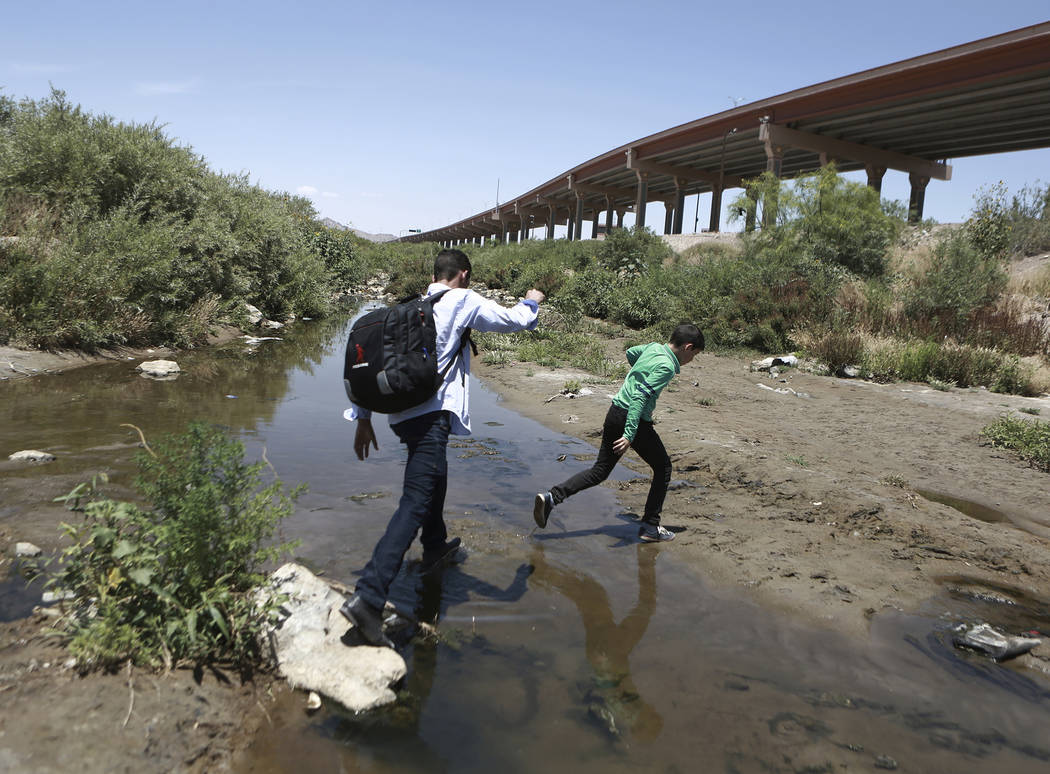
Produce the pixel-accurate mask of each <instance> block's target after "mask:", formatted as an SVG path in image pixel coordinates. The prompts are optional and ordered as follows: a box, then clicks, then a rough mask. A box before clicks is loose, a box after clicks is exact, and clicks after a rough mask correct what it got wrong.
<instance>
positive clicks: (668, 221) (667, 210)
mask: <svg viewBox="0 0 1050 774" xmlns="http://www.w3.org/2000/svg"><path fill="white" fill-rule="evenodd" d="M673 228H674V203H673V202H666V201H665V202H664V234H670V233H671V229H673Z"/></svg>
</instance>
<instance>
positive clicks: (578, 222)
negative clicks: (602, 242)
mask: <svg viewBox="0 0 1050 774" xmlns="http://www.w3.org/2000/svg"><path fill="white" fill-rule="evenodd" d="M571 217H572V238H573V239H574V240H576V241H579V240H581V239H583V197H582V196H580V195H579V194H576V209H575V210H574V211H573V212H572V215H571Z"/></svg>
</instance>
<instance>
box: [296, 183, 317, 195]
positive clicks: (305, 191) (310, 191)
mask: <svg viewBox="0 0 1050 774" xmlns="http://www.w3.org/2000/svg"><path fill="white" fill-rule="evenodd" d="M295 192H296V193H297V194H301V195H302V196H313V195H314V194H316V193H317V189H316V188H314V187H313V186H312V185H301V186H299V187H298V188H296V189H295Z"/></svg>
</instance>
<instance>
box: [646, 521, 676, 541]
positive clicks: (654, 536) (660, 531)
mask: <svg viewBox="0 0 1050 774" xmlns="http://www.w3.org/2000/svg"><path fill="white" fill-rule="evenodd" d="M638 539H639V540H641V541H642V542H643V543H663V542H665V541H667V540H674V533H673V532H671V530H669V529H664V528H663V527H661V526H660V525H659V524H642V526H641V528H640V529H639V530H638Z"/></svg>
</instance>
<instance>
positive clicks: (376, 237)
mask: <svg viewBox="0 0 1050 774" xmlns="http://www.w3.org/2000/svg"><path fill="white" fill-rule="evenodd" d="M321 225H322V226H327V227H328V228H334V229H336V230H337V231H352V232H353V233H354V234H356V235H357V236H359V237H361V238H362V239H367V240H368V241H369V242H393V241H394V240H395V239H397V237H396V236H394V235H393V234H369V233H368V232H367V231H361V230H360V229H356V228H349V227H348V226H344V225H343V224H342V223H340V222H339V221H336V220H332V219H331V218H321Z"/></svg>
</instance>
